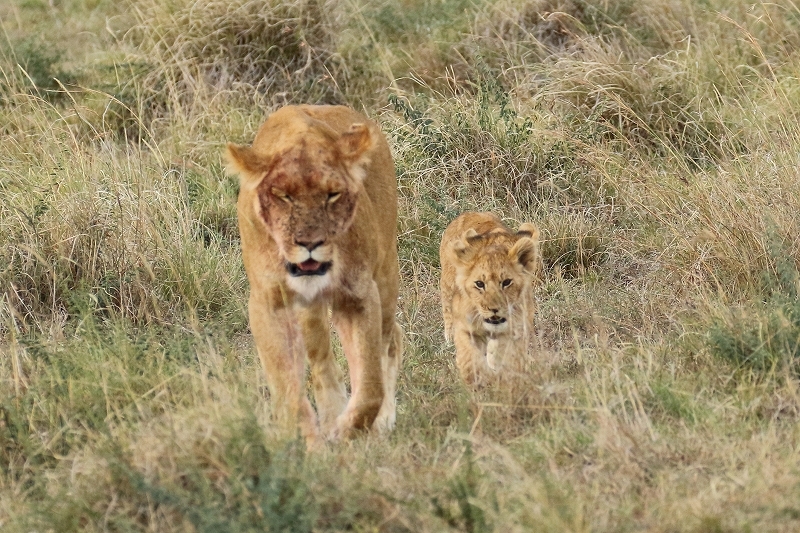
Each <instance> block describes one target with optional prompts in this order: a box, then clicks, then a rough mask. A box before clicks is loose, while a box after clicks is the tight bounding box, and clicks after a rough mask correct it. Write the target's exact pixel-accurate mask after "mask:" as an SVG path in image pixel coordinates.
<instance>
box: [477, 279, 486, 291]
mask: <svg viewBox="0 0 800 533" xmlns="http://www.w3.org/2000/svg"><path fill="white" fill-rule="evenodd" d="M475 286H476V287H478V288H479V289H484V288H485V287H486V285H484V284H483V282H482V281H480V280H478V281H476V282H475Z"/></svg>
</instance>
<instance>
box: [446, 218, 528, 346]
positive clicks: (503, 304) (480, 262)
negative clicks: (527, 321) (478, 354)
mask: <svg viewBox="0 0 800 533" xmlns="http://www.w3.org/2000/svg"><path fill="white" fill-rule="evenodd" d="M538 242H539V230H538V229H536V227H535V226H534V225H533V224H527V223H526V224H523V225H522V226H521V227H520V228H519V230H518V231H517V232H516V233H507V232H505V231H495V232H491V233H487V234H483V235H479V234H478V233H477V232H476V231H475V230H474V229H469V230H467V231H466V232H464V234H463V235H462V236H461V238H460V239H459V240H458V241H456V242H455V243H454V245H453V252H454V254H455V259H456V261H455V265H456V280H455V282H456V286H457V287H459V289H460V290H461V291H463V292H464V293H465V294H466V295H467V296H468V298H469V301H470V303H471V307H472V309H471V310H470V313H469V316H468V317H467V319H468V320H469V321H470V322H472V323H474V324H476V325H481V326H482V329H483V330H484V331H486V332H488V333H489V334H490V335H491V336H494V335H500V334H502V333H504V332H506V331H507V330H508V328H509V320H510V319H512V318H513V317H514V316H521V315H520V313H519V312H517V308H518V307H519V306H521V305H525V304H526V302H525V299H524V298H522V294H523V292H524V291H525V290H527V288H528V287H529V286H530V283H531V279H532V277H533V275H534V274H535V272H536V270H537V269H538V265H539V261H540V260H539V243H538Z"/></svg>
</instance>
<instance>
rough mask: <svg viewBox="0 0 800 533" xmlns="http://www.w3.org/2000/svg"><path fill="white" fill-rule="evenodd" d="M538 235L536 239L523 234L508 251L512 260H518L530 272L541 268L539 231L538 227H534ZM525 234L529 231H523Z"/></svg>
mask: <svg viewBox="0 0 800 533" xmlns="http://www.w3.org/2000/svg"><path fill="white" fill-rule="evenodd" d="M533 229H534V231H535V235H536V240H534V239H533V238H531V237H527V236H523V237H520V238H519V240H517V242H515V243H514V246H512V247H511V250H509V251H508V256H509V258H511V260H512V261H517V262H518V263H519V264H520V265H522V268H523V269H524V270H525V271H527V272H530V273H534V272H536V271H537V270H538V269H539V262H540V259H539V241H538V237H539V231H538V230H536V228H533ZM521 233H522V234H523V235H525V234H526V233H528V232H527V231H523V232H521Z"/></svg>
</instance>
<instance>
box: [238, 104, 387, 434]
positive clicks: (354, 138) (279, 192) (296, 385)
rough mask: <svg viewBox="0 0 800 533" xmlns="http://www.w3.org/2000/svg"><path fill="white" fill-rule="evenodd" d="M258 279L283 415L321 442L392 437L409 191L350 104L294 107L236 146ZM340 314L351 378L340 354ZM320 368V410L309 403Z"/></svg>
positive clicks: (255, 328) (256, 311)
mask: <svg viewBox="0 0 800 533" xmlns="http://www.w3.org/2000/svg"><path fill="white" fill-rule="evenodd" d="M227 157H228V161H229V164H230V167H231V168H232V170H233V171H235V172H237V173H238V174H239V175H240V178H241V179H240V192H239V200H238V203H237V208H238V215H239V231H240V233H241V238H242V256H243V259H244V265H245V270H246V271H247V277H248V280H249V282H250V303H249V316H250V328H251V330H252V332H253V336H254V337H255V341H256V347H257V349H258V352H259V356H260V358H261V361H262V364H263V366H264V369H265V371H266V374H267V382H268V385H269V388H270V392H271V397H272V399H273V402H274V404H275V410H274V411H275V413H276V416H278V417H279V418H281V419H285V420H288V421H293V422H296V423H297V424H299V426H300V429H301V430H302V432H303V434H304V435H305V436H306V437H307V438H308V439H309V440H310V441H312V440H315V439H316V438H317V436H318V435H319V434H320V433H322V434H323V435H325V436H329V437H334V438H335V437H338V436H341V435H349V434H351V433H352V432H353V431H354V430H358V429H362V428H375V429H377V430H388V429H391V427H392V426H393V425H394V419H395V383H396V380H397V373H398V369H399V364H400V359H401V356H402V345H401V343H402V331H401V330H400V327H399V326H398V325H397V324H396V322H395V310H396V306H397V294H398V261H397V235H396V226H397V192H396V189H397V184H396V178H395V173H394V164H393V162H392V158H391V154H390V152H389V147H388V145H387V143H386V139H385V138H384V136H383V134H381V132H380V129H379V128H378V126H377V125H376V124H375V123H374V122H372V121H370V120H368V119H367V118H366V117H365V116H363V115H362V114H360V113H357V112H356V111H353V110H352V109H349V108H347V107H343V106H308V105H303V106H286V107H283V108H281V109H279V110H278V111H276V112H274V113H272V114H271V115H270V116H269V117H268V118H267V120H266V121H265V122H264V124H263V125H262V126H261V128H260V129H259V131H258V133H257V135H256V138H255V140H254V141H253V144H252V146H236V145H232V144H229V145H228V152H227ZM329 312H330V317H331V320H332V322H333V325H334V327H335V328H336V330H337V332H338V334H339V337H340V339H341V341H342V346H343V349H344V352H345V356H346V358H347V361H348V366H349V370H350V376H351V395H350V398H349V399H348V397H347V392H346V389H345V386H344V382H343V380H342V376H341V372H340V371H339V369H338V367H337V365H336V362H335V360H334V357H333V352H332V349H331V344H330V334H329V327H330V326H329V318H328V317H329ZM306 361H308V362H309V363H310V366H311V379H312V381H313V383H314V394H315V398H316V405H317V409H316V413H315V411H314V409H313V408H312V406H311V403H310V402H309V400H308V398H306V395H305V392H304V391H305V385H304V379H305V364H306Z"/></svg>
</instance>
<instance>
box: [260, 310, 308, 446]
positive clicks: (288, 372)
mask: <svg viewBox="0 0 800 533" xmlns="http://www.w3.org/2000/svg"><path fill="white" fill-rule="evenodd" d="M249 311H250V313H249V314H250V329H251V331H252V332H253V337H254V339H255V341H256V349H257V350H258V356H259V358H260V359H261V364H262V365H263V367H264V371H265V373H266V375H267V386H268V387H269V393H270V398H271V402H272V405H273V415H274V416H275V418H276V420H277V421H278V422H279V423H280V424H283V425H284V426H285V427H290V428H291V427H295V424H296V425H297V426H296V427H299V428H300V432H301V434H302V435H303V437H305V438H306V442H309V443H311V442H314V441H315V440H316V439H317V438H318V437H319V430H318V428H317V420H316V415H315V414H314V409H313V407H311V403H310V402H309V401H308V398H307V396H306V393H305V370H306V364H305V363H306V348H305V343H304V340H303V335H302V331H301V328H300V324H299V323H298V321H297V317H296V316H295V313H294V312H292V310H291V309H290V308H287V307H284V308H281V309H271V308H270V307H269V306H267V305H266V303H265V301H264V300H262V299H260V298H258V297H257V296H255V297H254V296H251V297H250V303H249Z"/></svg>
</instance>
